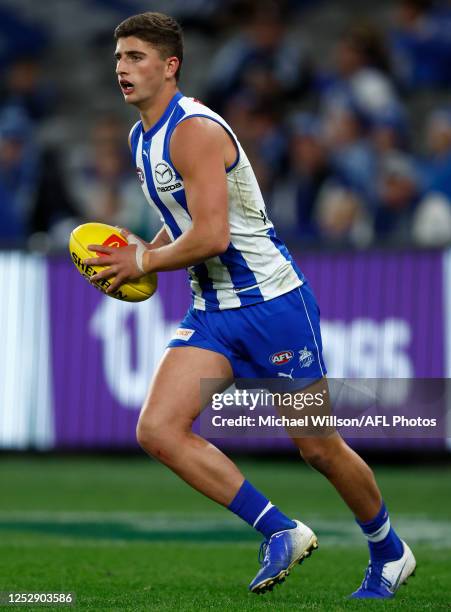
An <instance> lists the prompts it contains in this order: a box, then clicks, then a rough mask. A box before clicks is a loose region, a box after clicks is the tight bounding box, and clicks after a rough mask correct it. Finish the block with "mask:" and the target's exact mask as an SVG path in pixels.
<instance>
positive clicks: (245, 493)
mask: <svg viewBox="0 0 451 612" xmlns="http://www.w3.org/2000/svg"><path fill="white" fill-rule="evenodd" d="M229 510H231V511H232V512H233V513H234V514H236V515H237V516H239V517H240V518H242V519H243V521H246V523H248V524H249V525H251V527H254V528H255V529H256V530H257V531H259V532H260V533H262V534H263V535H264V536H265V538H266V539H267V540H269V538H270V537H271V536H272V535H273V534H274V533H277V532H278V531H285V529H293V528H294V527H296V523H295V522H294V521H292V520H291V519H289V518H288V517H287V516H285V514H283V513H282V512H281V511H280V510H279V509H278V508H277V507H276V506H273V505H272V503H271V502H270V501H269V499H267V498H266V497H265V496H264V495H262V494H261V493H260V492H259V491H257V489H254V487H253V486H252V485H251V483H250V482H248V481H247V480H245V481H244V482H243V484H242V485H241V487H240V490H239V491H238V493H237V494H236V496H235V497H234V498H233V500H232V503H231V504H230V505H229Z"/></svg>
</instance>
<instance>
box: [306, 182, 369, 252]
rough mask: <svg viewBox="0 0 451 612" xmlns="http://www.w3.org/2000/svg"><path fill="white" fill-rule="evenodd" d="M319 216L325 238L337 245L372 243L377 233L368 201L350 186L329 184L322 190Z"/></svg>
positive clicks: (319, 225) (317, 219)
mask: <svg viewBox="0 0 451 612" xmlns="http://www.w3.org/2000/svg"><path fill="white" fill-rule="evenodd" d="M315 220H316V223H317V225H318V233H319V236H320V237H321V239H322V240H323V241H324V242H326V243H327V244H328V245H334V246H356V247H365V246H368V245H369V243H370V242H371V240H372V237H373V227H372V221H371V216H370V215H369V213H368V210H367V206H366V204H365V202H364V201H363V200H362V199H361V198H360V197H359V196H358V194H357V193H355V192H354V191H352V189H349V188H347V187H343V186H339V185H328V186H326V187H325V188H324V189H323V190H322V191H321V192H320V194H319V198H318V202H317V206H316V209H315Z"/></svg>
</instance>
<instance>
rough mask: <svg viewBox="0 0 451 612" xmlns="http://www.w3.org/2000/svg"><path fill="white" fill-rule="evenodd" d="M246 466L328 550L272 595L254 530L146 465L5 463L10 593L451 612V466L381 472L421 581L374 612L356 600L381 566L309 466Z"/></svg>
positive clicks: (5, 562) (178, 604)
mask: <svg viewBox="0 0 451 612" xmlns="http://www.w3.org/2000/svg"><path fill="white" fill-rule="evenodd" d="M238 463H239V465H240V467H241V468H242V469H243V471H244V472H245V474H246V475H247V477H248V478H249V479H250V480H251V482H253V484H254V485H255V486H257V487H259V488H261V489H262V490H263V491H264V492H265V493H266V494H267V495H268V496H270V497H271V499H272V501H273V502H274V503H276V504H277V505H279V506H280V507H281V508H282V509H284V511H285V512H287V513H288V514H290V515H291V516H294V517H297V518H299V519H301V520H303V521H305V522H308V523H309V524H310V525H311V527H312V528H313V529H314V530H315V531H316V532H317V535H318V537H319V543H320V548H319V550H318V551H316V552H315V553H314V554H313V555H312V557H310V558H309V559H307V560H306V562H305V563H304V564H303V565H302V567H296V568H295V570H294V571H293V573H292V575H291V576H290V578H289V579H288V581H287V582H286V583H285V584H283V585H282V586H280V587H278V588H277V589H275V590H274V592H273V593H268V594H266V595H263V596H256V595H253V594H250V593H248V592H247V585H248V582H249V581H250V579H251V578H253V576H254V574H255V573H256V571H257V569H258V564H257V552H258V547H259V538H258V537H257V536H256V535H255V534H254V532H253V530H251V529H250V528H249V527H247V526H245V525H242V524H241V522H240V521H239V519H237V518H236V517H234V516H232V515H231V514H230V513H229V512H227V511H226V510H224V509H222V508H220V507H218V506H216V505H215V504H213V503H212V502H210V501H209V500H207V499H205V498H203V497H202V496H201V495H199V494H198V493H196V492H194V491H192V490H191V489H190V488H189V487H188V486H187V485H185V484H184V483H182V482H180V481H179V480H178V479H177V478H176V477H175V476H174V475H172V474H171V473H170V472H169V471H168V470H166V469H165V468H163V467H162V466H160V465H158V464H156V463H154V462H152V461H150V460H147V459H146V458H144V457H143V458H142V459H141V458H136V457H133V458H131V459H125V458H113V459H98V458H82V459H73V458H55V457H50V458H49V457H44V458H29V457H28V458H25V457H24V458H20V457H13V458H9V457H3V458H2V459H1V462H0V487H1V489H0V490H1V492H2V493H1V496H0V591H11V590H12V591H21V592H24V591H27V592H62V591H66V592H67V591H72V592H75V593H76V597H77V601H76V606H75V609H80V610H99V611H104V610H117V611H121V612H122V611H132V610H133V611H146V610H158V611H160V610H161V611H166V610H168V611H169V610H196V611H197V612H202V611H203V610H218V611H222V610H237V611H242V610H274V611H282V610H293V611H294V610H325V611H331V610H376V609H377V610H386V609H390V610H406V611H407V610H451V467H448V468H439V467H434V468H421V467H416V466H415V467H406V468H399V467H397V468H388V467H381V468H376V469H375V472H376V475H377V478H378V480H379V483H380V485H381V487H382V489H383V492H384V497H385V500H386V502H387V504H388V506H389V509H390V511H391V515H392V523H393V524H394V526H395V527H396V528H398V531H399V532H400V534H401V535H402V536H403V537H405V539H407V540H408V541H409V543H410V544H411V545H412V548H413V549H414V552H415V554H416V557H417V561H418V571H417V575H416V577H415V578H412V579H410V580H409V584H408V585H407V586H406V587H402V589H401V591H400V592H399V593H398V595H397V597H396V599H394V600H392V601H388V602H380V601H379V602H377V601H376V602H370V603H368V602H358V601H348V600H346V596H347V595H348V594H349V593H350V592H351V591H353V590H354V589H355V588H356V587H357V586H358V584H359V583H360V581H361V579H362V577H363V572H364V568H365V566H366V563H367V558H368V555H367V550H366V545H365V544H364V542H363V540H362V537H361V536H360V533H359V530H358V528H357V527H356V525H355V524H354V522H353V520H352V517H351V516H350V515H349V512H348V511H347V509H346V507H345V506H344V504H343V503H342V502H341V500H340V499H339V498H338V496H337V495H336V493H335V492H334V491H333V490H332V489H331V487H330V486H329V485H328V483H327V482H326V481H325V480H324V479H323V478H322V477H321V476H320V475H319V474H316V473H315V472H313V471H311V470H309V469H308V468H306V467H305V466H303V465H302V464H301V463H297V462H288V461H281V460H280V461H277V460H273V461H267V460H261V461H257V460H254V461H249V460H245V461H244V460H243V461H238ZM5 609H6V608H5ZM10 609H16V610H19V609H20V610H30V609H36V610H41V609H43V606H39V607H37V606H34V607H33V606H27V607H24V606H14V608H12V607H10ZM51 609H53V610H64V609H65V610H71V609H74V608H71V607H62V606H53V607H52V608H51Z"/></svg>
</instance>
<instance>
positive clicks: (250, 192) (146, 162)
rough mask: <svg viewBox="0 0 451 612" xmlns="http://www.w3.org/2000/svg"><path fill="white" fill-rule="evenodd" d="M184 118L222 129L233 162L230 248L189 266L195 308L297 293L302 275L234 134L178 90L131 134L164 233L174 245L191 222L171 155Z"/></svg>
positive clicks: (230, 170) (141, 174) (223, 306)
mask: <svg viewBox="0 0 451 612" xmlns="http://www.w3.org/2000/svg"><path fill="white" fill-rule="evenodd" d="M189 117H208V118H209V119H211V120H212V121H216V122H217V123H219V124H220V125H222V126H223V128H224V129H225V130H226V131H227V132H228V133H229V134H230V136H231V137H232V139H233V140H234V142H235V143H236V146H237V150H238V155H237V160H236V161H235V163H234V164H233V166H231V167H230V168H227V170H226V173H227V188H228V207H229V225H230V244H229V246H228V248H227V251H226V252H225V253H223V254H222V255H218V256H216V257H211V258H210V259H207V260H206V261H205V262H204V263H201V264H198V265H195V266H190V267H189V268H188V273H189V277H190V281H191V290H192V294H193V306H194V308H197V309H200V310H223V309H228V308H239V307H240V306H247V305H249V304H255V303H258V302H263V301H266V300H271V299H272V298H275V297H277V296H279V295H282V294H284V293H288V291H291V290H292V289H295V288H296V287H299V286H300V285H302V283H303V281H304V278H303V275H302V273H301V272H300V271H299V270H298V268H297V267H296V264H295V263H294V261H293V259H292V257H291V255H290V253H289V252H288V250H287V248H286V246H285V245H284V244H283V242H281V241H280V240H279V239H278V238H277V236H276V234H275V231H274V226H273V224H272V223H271V221H270V220H269V219H268V217H267V214H266V209H265V204H264V201H263V197H262V194H261V191H260V188H259V186H258V183H257V180H256V178H255V175H254V172H253V170H252V168H251V165H250V163H249V160H248V158H247V157H246V154H245V153H244V151H243V149H242V147H241V145H240V143H239V142H238V140H237V138H236V136H235V134H234V133H233V131H232V129H231V128H230V126H229V125H228V124H227V123H226V122H225V121H224V119H223V118H222V117H220V116H219V115H218V114H216V113H215V112H213V111H212V110H210V109H209V108H207V107H206V106H204V105H203V104H201V103H200V102H198V101H197V100H194V99H193V98H187V97H185V96H183V95H182V94H181V93H179V92H177V93H176V94H175V96H174V97H173V98H172V100H171V102H170V103H169V105H168V107H167V108H166V111H165V112H164V114H163V116H162V117H161V118H160V120H159V121H158V122H157V123H156V124H155V125H154V126H153V127H152V128H151V129H150V130H148V131H147V132H145V131H144V129H143V126H142V123H141V121H138V122H137V123H136V124H135V125H134V126H133V128H132V130H131V132H130V143H131V149H132V154H133V159H134V162H135V164H136V172H137V174H138V178H139V180H140V182H141V186H142V189H143V191H144V194H145V196H146V199H147V200H148V202H149V204H150V205H151V206H155V207H156V208H157V210H158V212H159V215H160V218H161V220H162V222H163V223H164V225H165V228H166V231H167V233H168V235H169V236H170V238H171V239H172V240H176V239H177V238H178V237H179V236H180V235H181V234H182V233H183V232H185V231H186V230H187V229H188V228H189V227H190V226H191V223H192V221H191V216H190V213H189V210H188V206H187V201H186V195H185V190H184V186H183V178H182V177H181V176H180V174H179V173H178V172H177V170H176V168H175V167H174V165H173V164H172V161H171V157H170V154H169V143H170V139H171V135H172V133H173V131H174V129H175V127H176V126H177V125H178V124H179V123H180V122H181V121H184V120H185V119H188V118H189ZM205 205H206V206H208V202H206V203H205Z"/></svg>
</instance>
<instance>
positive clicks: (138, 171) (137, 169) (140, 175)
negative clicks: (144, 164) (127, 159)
mask: <svg viewBox="0 0 451 612" xmlns="http://www.w3.org/2000/svg"><path fill="white" fill-rule="evenodd" d="M136 174H137V175H138V180H139V182H140V183H141V185H142V184H143V183H144V172H143V171H142V170H141V168H140V167H139V166H138V167H137V168H136Z"/></svg>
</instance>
